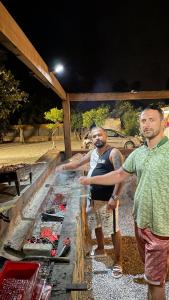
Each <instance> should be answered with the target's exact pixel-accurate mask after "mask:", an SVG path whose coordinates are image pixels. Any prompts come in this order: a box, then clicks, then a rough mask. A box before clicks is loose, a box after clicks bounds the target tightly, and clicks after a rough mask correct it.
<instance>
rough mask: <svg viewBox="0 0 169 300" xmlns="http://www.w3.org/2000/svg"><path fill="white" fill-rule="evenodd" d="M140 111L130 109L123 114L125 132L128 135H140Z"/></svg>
mask: <svg viewBox="0 0 169 300" xmlns="http://www.w3.org/2000/svg"><path fill="white" fill-rule="evenodd" d="M138 115H139V113H138V111H137V110H129V111H126V112H125V113H124V115H123V123H124V132H125V133H126V134H127V135H133V136H134V135H138V134H139V122H138Z"/></svg>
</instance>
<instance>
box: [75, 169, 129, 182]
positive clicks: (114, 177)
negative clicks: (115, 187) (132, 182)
mask: <svg viewBox="0 0 169 300" xmlns="http://www.w3.org/2000/svg"><path fill="white" fill-rule="evenodd" d="M129 176H130V174H129V173H127V172H125V171H124V170H123V168H122V167H121V168H120V169H118V170H116V171H112V172H109V173H107V174H105V175H101V176H93V177H88V178H87V177H85V176H83V177H80V179H79V181H80V183H81V184H83V185H90V184H98V185H112V184H116V183H120V182H123V181H124V180H125V179H126V178H127V177H129Z"/></svg>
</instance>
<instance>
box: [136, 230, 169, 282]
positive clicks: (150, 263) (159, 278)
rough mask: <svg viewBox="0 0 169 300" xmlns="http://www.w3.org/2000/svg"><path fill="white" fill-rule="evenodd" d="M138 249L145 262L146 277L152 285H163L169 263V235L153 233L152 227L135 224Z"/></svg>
mask: <svg viewBox="0 0 169 300" xmlns="http://www.w3.org/2000/svg"><path fill="white" fill-rule="evenodd" d="M135 235H136V240H137V246H138V250H139V253H140V256H141V259H142V261H143V263H144V264H145V270H144V271H145V274H144V278H145V280H146V281H147V283H149V284H152V285H163V284H164V282H165V279H166V276H167V265H168V264H169V237H161V236H158V235H155V234H153V233H152V232H151V231H150V229H148V228H145V229H141V228H138V227H137V225H135Z"/></svg>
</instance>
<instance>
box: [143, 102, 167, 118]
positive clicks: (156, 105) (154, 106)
mask: <svg viewBox="0 0 169 300" xmlns="http://www.w3.org/2000/svg"><path fill="white" fill-rule="evenodd" d="M149 109H153V110H157V111H158V112H159V114H160V116H161V119H163V118H164V112H163V110H162V109H161V107H160V106H159V105H158V104H149V105H148V106H146V107H144V108H143V109H142V112H143V111H145V110H149Z"/></svg>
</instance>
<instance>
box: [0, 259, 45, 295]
mask: <svg viewBox="0 0 169 300" xmlns="http://www.w3.org/2000/svg"><path fill="white" fill-rule="evenodd" d="M39 268H40V264H39V263H36V262H5V264H4V266H3V269H2V271H1V273H0V300H31V298H32V293H33V290H34V287H35V285H36V280H37V276H38V272H39Z"/></svg>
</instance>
